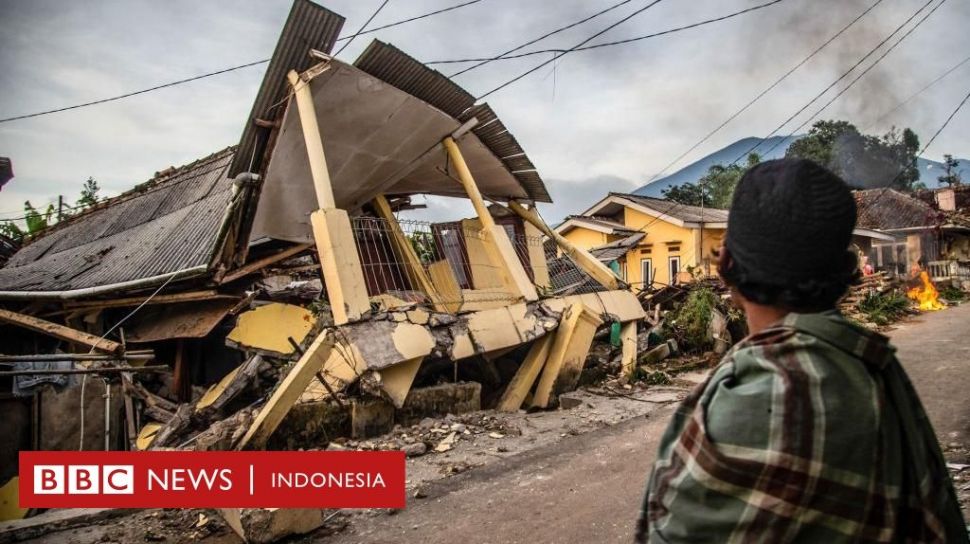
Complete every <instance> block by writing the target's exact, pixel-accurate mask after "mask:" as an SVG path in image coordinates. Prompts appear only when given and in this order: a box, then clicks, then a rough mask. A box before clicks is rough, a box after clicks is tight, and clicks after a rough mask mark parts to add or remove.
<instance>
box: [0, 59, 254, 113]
mask: <svg viewBox="0 0 970 544" xmlns="http://www.w3.org/2000/svg"><path fill="white" fill-rule="evenodd" d="M267 62H269V59H264V60H257V61H255V62H248V63H246V64H240V65H239V66H233V67H231V68H226V69H224V70H218V71H216V72H209V73H207V74H202V75H199V76H195V77H190V78H186V79H180V80H178V81H172V82H169V83H163V84H161V85H156V86H154V87H149V88H147V89H142V90H140V91H134V92H130V93H125V94H120V95H118V96H112V97H109V98H102V99H100V100H92V101H91V102H85V103H83V104H75V105H73V106H66V107H63V108H56V109H53V110H46V111H39V112H36V113H28V114H26V115H17V116H14V117H7V118H5V119H0V123H7V122H9V121H19V120H21V119H30V118H31V117H40V116H41V115H49V114H52V113H61V112H65V111H70V110H76V109H78V108H86V107H88V106H96V105H98V104H105V103H107V102H114V101H115V100H121V99H123V98H130V97H132V96H137V95H140V94H145V93H150V92H152V91H157V90H159V89H166V88H168V87H175V86H176V85H182V84H184V83H190V82H192V81H198V80H200V79H205V78H207V77H212V76H218V75H221V74H226V73H229V72H234V71H236V70H242V69H243V68H249V67H250V66H257V65H259V64H265V63H267Z"/></svg>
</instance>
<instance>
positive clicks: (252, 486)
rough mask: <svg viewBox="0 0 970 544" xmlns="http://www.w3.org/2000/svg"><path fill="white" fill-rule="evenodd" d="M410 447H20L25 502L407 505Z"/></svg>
mask: <svg viewBox="0 0 970 544" xmlns="http://www.w3.org/2000/svg"><path fill="white" fill-rule="evenodd" d="M404 484H405V468H404V453H403V452H400V451H381V452H342V451H338V452H332V451H327V452H321V451H317V452H176V451H163V452H47V451H44V452H40V451H37V452H20V506H21V507H22V508H180V507H181V508H403V507H404V504H405V489H404Z"/></svg>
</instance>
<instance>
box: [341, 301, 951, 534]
mask: <svg viewBox="0 0 970 544" xmlns="http://www.w3.org/2000/svg"><path fill="white" fill-rule="evenodd" d="M891 335H892V337H893V341H894V343H895V344H896V346H897V347H898V348H899V355H900V358H901V360H902V361H903V364H904V366H905V367H906V369H907V371H908V372H909V375H910V377H911V379H912V380H913V383H914V384H915V386H916V388H917V390H918V391H919V393H920V395H921V396H922V398H923V401H924V404H925V405H926V408H927V411H928V412H929V414H930V418H931V419H932V420H933V422H934V426H935V427H936V430H937V433H938V434H939V435H940V437H941V439H942V440H943V441H944V442H945V443H946V442H954V441H957V442H962V443H967V442H970V440H968V438H970V395H968V394H967V391H968V389H970V304H966V305H964V306H961V307H957V308H951V309H948V310H946V311H942V312H936V313H931V314H924V315H922V316H920V317H919V318H917V319H915V320H913V321H911V322H909V323H906V324H904V325H902V326H900V327H899V329H897V330H896V331H894V332H893V333H892V334H891ZM672 411H673V407H672V406H667V407H665V408H662V409H658V410H657V411H655V412H653V413H652V414H651V415H650V416H649V417H647V418H637V419H633V420H629V421H626V422H624V423H622V424H620V425H617V426H615V427H610V428H606V429H603V430H600V431H596V432H593V433H589V434H585V435H581V436H576V437H570V438H569V439H567V440H564V441H563V442H561V443H559V444H557V445H553V446H550V447H546V448H541V449H538V450H534V451H532V452H529V453H525V454H522V455H521V456H516V457H513V458H509V459H508V460H506V461H505V462H503V463H498V464H495V465H492V466H489V467H486V468H484V469H482V470H472V471H469V472H467V473H465V474H462V475H460V476H457V477H454V478H449V479H447V480H446V481H444V482H441V483H440V484H438V485H437V486H435V487H433V488H431V489H430V490H429V492H428V493H429V496H428V497H427V498H424V499H409V505H408V508H407V509H406V510H405V511H403V512H401V513H398V514H396V515H393V516H387V515H380V516H375V517H366V518H358V519H356V520H355V523H354V524H353V526H352V528H351V529H349V530H348V531H346V532H344V533H341V534H340V535H338V536H336V537H333V538H328V539H325V540H323V542H327V543H331V542H336V543H341V544H342V543H351V542H424V543H438V542H441V543H448V544H454V543H456V542H458V543H463V544H470V543H477V542H507V543H517V542H523V543H526V542H527V543H545V542H550V543H552V542H555V543H572V542H575V543H586V542H630V539H631V535H632V532H633V523H634V521H635V518H636V515H637V511H638V508H639V503H640V498H641V494H642V492H643V486H644V483H645V479H646V476H647V471H648V470H649V468H648V467H649V466H650V463H651V462H652V460H653V456H654V451H655V449H656V447H657V441H658V439H659V437H660V434H661V433H662V432H663V429H664V428H665V427H666V422H667V419H668V418H669V416H670V413H671V412H672ZM953 433H957V434H953Z"/></svg>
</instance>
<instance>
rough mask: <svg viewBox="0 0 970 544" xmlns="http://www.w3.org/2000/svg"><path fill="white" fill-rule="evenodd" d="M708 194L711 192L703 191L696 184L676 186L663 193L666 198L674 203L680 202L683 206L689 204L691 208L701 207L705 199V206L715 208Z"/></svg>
mask: <svg viewBox="0 0 970 544" xmlns="http://www.w3.org/2000/svg"><path fill="white" fill-rule="evenodd" d="M708 193H709V191H701V188H700V186H699V185H697V184H694V183H685V184H683V185H674V186H673V187H668V188H666V189H664V190H663V191H661V194H662V195H663V197H664V198H666V199H667V200H670V201H673V202H680V203H681V204H687V205H689V206H700V205H701V198H703V199H704V206H707V207H713V201H712V200H711V196H710V195H709V194H708Z"/></svg>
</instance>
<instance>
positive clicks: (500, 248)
mask: <svg viewBox="0 0 970 544" xmlns="http://www.w3.org/2000/svg"><path fill="white" fill-rule="evenodd" d="M442 143H443V144H444V146H445V150H446V151H447V152H448V156H449V157H450V158H451V162H452V164H453V165H454V167H455V172H457V174H458V179H459V181H461V184H462V186H463V187H464V188H465V192H466V193H467V194H468V199H469V200H471V201H472V206H474V207H475V213H476V214H477V215H478V220H479V221H481V223H482V233H483V235H484V239H485V242H486V243H485V246H486V249H487V251H488V254H489V259H490V260H491V262H492V265H493V266H495V267H496V268H497V269H498V271H499V274H501V276H502V282H503V283H504V285H505V288H506V289H507V290H508V291H510V292H511V294H512V295H514V296H516V297H521V298H524V299H525V300H538V299H539V294H538V293H537V292H536V287H535V285H533V284H532V281H531V280H530V279H529V275H528V274H527V273H526V272H525V267H523V266H522V262H521V261H520V260H519V257H518V255H517V254H516V253H515V248H514V247H512V240H510V239H509V235H508V234H507V233H506V232H505V229H504V228H502V227H500V226H498V225H496V224H495V220H494V219H492V214H491V213H489V211H488V206H486V205H485V200H484V199H483V198H482V193H481V192H479V190H478V186H477V185H476V184H475V178H473V177H472V173H471V171H470V170H469V169H468V165H467V164H466V163H465V158H464V157H463V156H462V154H461V150H460V149H459V148H458V144H457V143H456V142H455V140H454V139H453V138H452V137H451V136H448V137H446V138H445V139H444V141H443V142H442Z"/></svg>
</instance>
